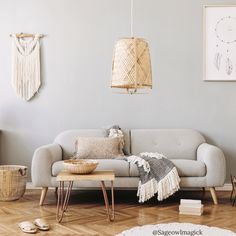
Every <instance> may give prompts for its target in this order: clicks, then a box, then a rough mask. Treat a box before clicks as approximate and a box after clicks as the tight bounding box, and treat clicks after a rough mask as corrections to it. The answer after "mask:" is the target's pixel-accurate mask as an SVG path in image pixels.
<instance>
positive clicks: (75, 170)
mask: <svg viewBox="0 0 236 236" xmlns="http://www.w3.org/2000/svg"><path fill="white" fill-rule="evenodd" d="M97 165H98V162H97V161H96V160H85V159H77V160H76V159H70V160H65V161H64V169H65V170H66V171H68V172H70V173H72V174H90V173H92V172H93V171H94V170H95V169H96V168H97Z"/></svg>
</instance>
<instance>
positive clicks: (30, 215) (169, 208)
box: [0, 190, 236, 236]
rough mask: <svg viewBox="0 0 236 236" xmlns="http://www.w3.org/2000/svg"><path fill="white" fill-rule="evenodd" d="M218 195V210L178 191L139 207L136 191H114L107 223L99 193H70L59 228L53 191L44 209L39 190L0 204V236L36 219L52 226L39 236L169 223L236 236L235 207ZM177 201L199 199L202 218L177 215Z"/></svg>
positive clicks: (196, 194)
mask: <svg viewBox="0 0 236 236" xmlns="http://www.w3.org/2000/svg"><path fill="white" fill-rule="evenodd" d="M217 194H218V196H219V205H217V206H215V205H213V203H212V200H211V197H210V194H209V192H206V194H205V196H204V198H202V193H201V192H200V191H199V192H198V191H192V192H187V191H180V192H178V193H177V194H175V196H173V197H171V198H169V199H168V200H165V201H163V202H161V203H158V202H157V200H156V199H152V200H150V201H149V202H148V203H145V204H139V203H138V202H137V197H136V192H135V191H116V193H115V197H116V201H115V202H116V219H115V222H111V223H110V222H108V221H107V218H106V213H105V208H104V205H103V204H104V203H103V197H102V193H101V191H73V192H72V196H71V199H70V205H69V208H68V211H67V212H66V217H64V219H63V222H62V223H61V224H59V223H57V222H56V220H55V213H56V198H55V194H54V191H53V190H49V191H48V194H47V198H46V201H45V205H44V206H42V207H39V206H38V201H39V197H40V190H27V191H26V193H25V195H24V197H23V198H22V199H20V200H18V201H13V202H0V235H6V236H7V235H9V236H10V235H25V234H24V233H21V231H20V230H19V229H18V227H17V223H19V222H21V221H25V220H31V221H32V220H34V219H35V218H39V217H44V218H45V219H47V220H48V222H49V223H50V224H51V230H50V231H48V232H40V235H55V236H56V235H115V234H117V233H120V232H122V231H123V230H125V229H128V228H131V227H134V226H138V225H145V224H158V223H168V222H189V223H196V224H204V225H208V226H216V227H221V228H226V229H230V230H232V231H235V232H236V224H235V222H236V207H232V206H231V205H230V202H229V195H230V193H229V192H218V193H217ZM180 198H195V199H202V200H203V203H204V205H205V212H204V215H203V216H200V217H199V216H183V215H179V214H178V204H179V199H180ZM38 234H39V232H38Z"/></svg>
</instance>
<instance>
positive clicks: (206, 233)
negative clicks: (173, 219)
mask: <svg viewBox="0 0 236 236" xmlns="http://www.w3.org/2000/svg"><path fill="white" fill-rule="evenodd" d="M166 232H171V233H172V234H168V235H201V236H235V233H234V232H232V231H230V230H226V229H220V228H217V227H209V226H206V225H197V224H190V223H167V224H157V225H144V226H138V227H134V228H132V229H129V230H125V231H123V232H122V233H120V234H117V236H144V235H147V236H148V235H150V236H151V235H152V236H155V235H167V233H166ZM175 232H176V233H175Z"/></svg>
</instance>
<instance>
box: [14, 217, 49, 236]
mask: <svg viewBox="0 0 236 236" xmlns="http://www.w3.org/2000/svg"><path fill="white" fill-rule="evenodd" d="M18 226H19V228H20V229H21V231H23V232H24V233H28V234H35V233H36V232H37V230H38V229H39V230H43V231H46V230H49V228H50V226H49V224H48V223H47V222H46V220H44V219H36V220H35V221H34V222H33V223H32V222H30V221H23V222H21V223H19V224H18Z"/></svg>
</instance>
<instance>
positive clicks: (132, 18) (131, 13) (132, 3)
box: [130, 0, 134, 37]
mask: <svg viewBox="0 0 236 236" xmlns="http://www.w3.org/2000/svg"><path fill="white" fill-rule="evenodd" d="M133 8H134V0H130V32H131V37H134V32H133V24H134V14H133V10H134V9H133Z"/></svg>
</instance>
